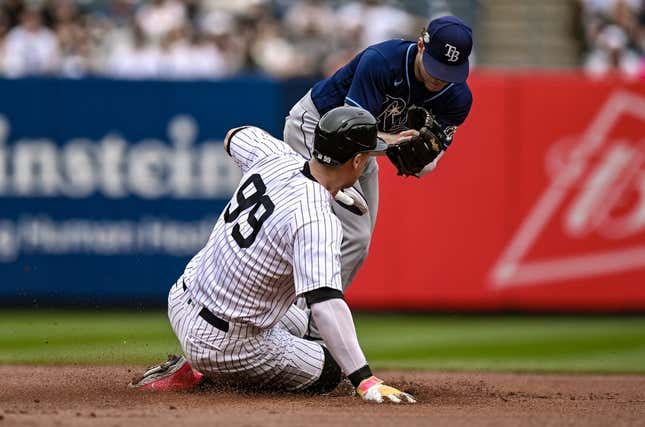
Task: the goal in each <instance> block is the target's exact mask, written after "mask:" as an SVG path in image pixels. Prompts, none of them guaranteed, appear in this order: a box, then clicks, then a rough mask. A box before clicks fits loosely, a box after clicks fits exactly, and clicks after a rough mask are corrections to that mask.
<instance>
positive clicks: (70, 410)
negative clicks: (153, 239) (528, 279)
mask: <svg viewBox="0 0 645 427" xmlns="http://www.w3.org/2000/svg"><path fill="white" fill-rule="evenodd" d="M142 369H143V368H142V367H130V368H128V367H76V366H73V367H70V366H65V367H32V366H0V378H2V379H1V380H0V384H1V387H0V427H2V426H28V425H29V426H33V425H36V426H41V425H43V426H44V425H53V426H68V425H70V426H75V425H97V426H111V427H114V426H129V425H144V424H145V425H151V426H154V427H164V426H184V425H199V426H205V425H208V426H220V425H221V426H263V427H265V426H312V425H314V426H317V425H334V426H343V425H370V426H386V425H387V426H397V427H399V426H401V427H402V426H422V425H423V426H430V425H431V426H479V425H489V426H493V425H494V426H517V425H522V426H544V425H580V426H628V425H629V426H632V425H633V426H635V425H645V376H616V375H538V374H491V373H428V372H395V371H381V372H379V374H380V376H381V377H383V378H385V379H386V380H387V381H388V383H391V384H392V385H394V386H398V387H399V388H402V389H404V390H405V391H408V392H410V393H412V394H414V395H415V396H416V397H417V398H418V400H419V403H417V404H416V405H375V404H367V403H364V402H362V401H360V400H359V399H358V398H356V397H354V396H352V395H351V391H350V388H349V387H347V386H343V385H341V386H340V387H339V388H338V389H337V390H336V391H334V392H333V393H331V394H330V395H327V396H302V395H295V394H286V395H268V394H248V393H236V392H231V391H226V390H208V391H200V392H184V393H150V392H147V393H143V392H140V391H137V390H129V389H128V388H127V387H126V384H127V383H128V381H129V380H130V378H131V377H133V376H134V375H135V373H138V372H140V371H141V370H142Z"/></svg>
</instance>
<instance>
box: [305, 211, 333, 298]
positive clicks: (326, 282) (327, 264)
mask: <svg viewBox="0 0 645 427" xmlns="http://www.w3.org/2000/svg"><path fill="white" fill-rule="evenodd" d="M296 217H298V218H299V219H297V220H296V224H297V225H296V230H295V239H294V245H293V278H294V285H295V290H296V295H302V294H304V293H306V292H309V291H312V290H314V289H318V288H324V287H328V288H332V289H337V290H339V291H342V290H343V287H342V283H341V275H340V244H341V241H342V239H343V231H342V227H341V224H340V220H339V219H338V218H337V217H336V216H335V215H334V214H333V213H332V212H331V208H329V207H327V209H325V208H324V206H315V205H311V204H309V205H307V204H305V205H302V206H301V208H300V211H299V212H298V213H297V214H296Z"/></svg>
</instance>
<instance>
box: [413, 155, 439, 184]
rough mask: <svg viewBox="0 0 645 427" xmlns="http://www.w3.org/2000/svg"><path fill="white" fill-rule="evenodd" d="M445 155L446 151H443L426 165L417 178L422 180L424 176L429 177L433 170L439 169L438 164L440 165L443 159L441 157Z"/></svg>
mask: <svg viewBox="0 0 645 427" xmlns="http://www.w3.org/2000/svg"><path fill="white" fill-rule="evenodd" d="M444 153H445V151H442V152H441V153H439V155H438V156H437V157H436V158H435V159H434V160H433V161H431V162H430V163H428V164H427V165H425V167H424V168H423V169H422V170H421V172H419V173H418V174H417V178H421V177H422V176H424V175H427V174H429V173H430V172H432V171H433V170H435V169H436V168H437V164H438V163H439V160H440V159H441V157H443V154H444Z"/></svg>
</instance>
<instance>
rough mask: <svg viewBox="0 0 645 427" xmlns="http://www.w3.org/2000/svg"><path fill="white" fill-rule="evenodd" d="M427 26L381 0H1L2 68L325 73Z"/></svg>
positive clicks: (36, 72)
mask: <svg viewBox="0 0 645 427" xmlns="http://www.w3.org/2000/svg"><path fill="white" fill-rule="evenodd" d="M426 24H427V18H426V17H421V16H416V15H413V14H410V13H408V12H406V11H404V10H402V9H401V8H398V7H396V6H395V5H393V3H392V2H385V1H381V0H355V1H350V2H336V3H333V2H329V1H325V0H301V1H298V0H149V1H143V0H40V1H36V0H31V1H30V0H0V75H4V76H8V77H23V76H43V75H45V76H46V75H50V76H64V77H70V78H77V77H85V76H108V77H118V78H128V79H144V78H164V79H166V78H169V79H202V78H205V79H208V78H221V77H226V76H230V75H235V74H241V73H263V74H268V75H271V76H275V77H278V78H287V77H298V76H305V75H306V76H311V75H321V74H328V73H329V72H330V71H331V70H334V69H336V68H337V66H338V65H339V64H341V63H343V62H345V61H346V60H347V59H348V58H350V57H351V56H352V55H353V54H354V53H355V52H357V51H358V50H359V49H361V48H362V47H365V46H367V45H369V44H371V43H375V42H378V41H382V40H386V39H389V38H394V37H407V38H412V39H414V38H416V36H417V35H418V34H419V33H420V30H421V28H422V27H423V26H424V25H426Z"/></svg>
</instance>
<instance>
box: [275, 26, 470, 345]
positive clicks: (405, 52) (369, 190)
mask: <svg viewBox="0 0 645 427" xmlns="http://www.w3.org/2000/svg"><path fill="white" fill-rule="evenodd" d="M471 50H472V31H471V29H470V28H469V27H468V26H467V25H466V24H464V22H463V21H461V20H460V19H459V18H457V17H454V16H444V17H441V18H438V19H435V20H432V21H431V22H430V23H429V24H428V27H427V29H426V30H425V31H423V33H422V34H421V35H420V37H419V38H418V39H417V40H416V41H406V40H389V41H385V42H382V43H378V44H375V45H373V46H369V47H368V48H366V49H365V50H364V51H362V52H360V53H359V54H358V55H356V56H355V57H354V59H352V60H351V61H350V62H349V63H347V64H346V65H345V66H343V67H341V68H340V69H339V70H338V71H337V72H336V73H335V74H334V75H332V76H331V77H329V78H327V79H325V80H322V81H320V82H318V83H316V84H315V85H314V86H313V87H312V89H311V90H310V91H309V92H308V93H307V94H306V95H305V96H304V97H303V98H302V99H301V100H300V101H298V103H297V104H296V105H295V106H294V107H293V108H292V109H291V111H290V113H289V116H288V117H287V120H286V123H285V128H284V140H285V142H287V143H288V144H289V145H290V146H291V147H292V148H293V149H294V150H295V151H297V152H298V153H300V154H301V155H302V156H303V157H305V158H306V159H309V158H311V153H312V146H313V142H314V129H315V127H316V123H317V122H318V120H319V119H320V116H321V115H323V114H325V113H326V112H327V111H329V110H331V109H332V108H335V107H338V106H341V105H352V106H357V107H361V108H364V109H366V110H368V111H369V112H370V113H372V115H373V116H374V117H376V118H377V119H378V122H379V124H378V127H379V136H380V137H381V138H383V139H384V140H385V141H386V142H388V143H390V144H396V143H400V142H401V141H406V140H407V139H409V138H410V137H412V136H418V135H419V131H421V130H422V129H423V128H424V127H425V130H424V132H421V135H422V136H423V137H424V140H425V141H426V142H427V143H430V144H433V149H434V152H433V153H431V154H430V153H428V154H429V155H428V156H426V155H423V153H424V152H425V151H424V150H415V149H414V145H413V146H412V147H409V148H410V150H409V151H410V152H409V153H408V154H409V156H407V157H405V156H404V158H407V161H406V162H403V163H402V162H401V157H400V156H398V155H397V154H396V152H394V151H393V152H391V153H389V154H390V158H391V160H392V161H393V163H394V164H395V165H396V166H397V169H398V171H399V174H403V175H413V176H416V177H421V176H423V175H425V174H427V173H428V172H430V171H432V170H433V169H434V168H435V167H436V166H437V163H438V161H439V159H440V158H441V157H442V156H443V154H444V153H445V151H446V150H447V149H448V146H449V145H450V144H451V142H452V138H453V135H454V133H455V131H456V129H457V127H458V126H459V125H461V124H462V123H463V122H464V120H465V119H466V117H467V116H468V113H469V111H470V107H471V104H472V95H471V92H470V89H469V88H468V84H467V83H466V78H467V77H468V72H469V62H468V56H469V55H470V52H471ZM428 111H431V112H432V114H431V115H429V114H428ZM427 130H429V131H430V132H428V131H427ZM436 144H439V145H438V146H437V145H436ZM437 152H438V153H437ZM417 154H418V155H417ZM361 196H364V198H363V197H361ZM348 200H349V202H348ZM336 201H337V202H335V203H332V210H333V212H334V213H335V214H336V216H337V217H338V218H339V219H340V221H341V224H342V226H343V242H342V245H341V265H342V270H341V275H342V283H343V289H347V287H348V286H349V284H350V283H351V281H352V280H353V278H354V276H355V275H356V273H357V271H358V269H359V268H360V266H361V265H362V264H363V262H364V261H365V258H366V257H367V252H368V248H369V244H370V241H371V237H372V233H373V231H374V226H375V223H376V213H377V211H378V202H379V199H378V164H377V163H376V161H374V159H371V160H370V161H369V162H368V165H367V166H366V168H365V171H364V172H363V174H361V176H360V177H359V179H358V181H357V182H356V183H354V185H353V187H350V188H349V189H347V190H343V191H340V192H339V193H337V196H336ZM352 201H353V203H352ZM348 204H349V205H350V206H351V207H350V208H349V209H348V208H347V205H348ZM355 208H360V209H361V210H362V211H363V212H364V214H363V215H355V212H354V211H355ZM299 303H300V305H301V306H303V307H304V304H303V303H302V301H300V302H299ZM307 335H308V336H309V337H311V338H319V335H318V333H317V332H316V329H315V324H314V323H313V322H312V324H311V325H310V327H309V328H308V332H307Z"/></svg>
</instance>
